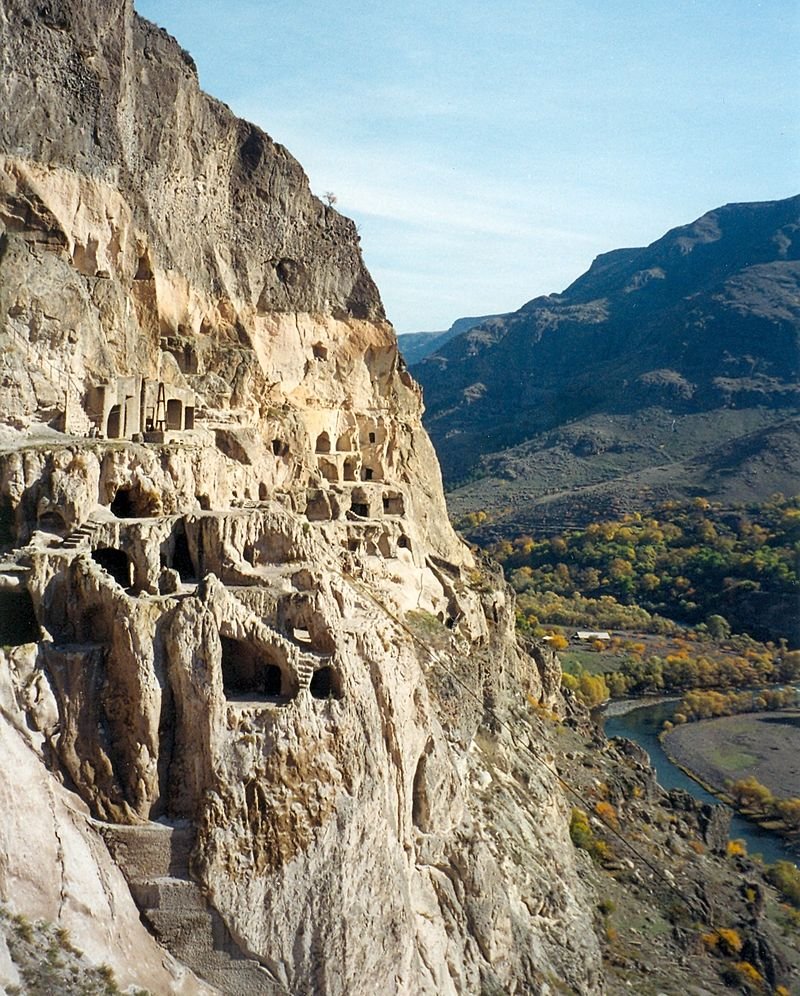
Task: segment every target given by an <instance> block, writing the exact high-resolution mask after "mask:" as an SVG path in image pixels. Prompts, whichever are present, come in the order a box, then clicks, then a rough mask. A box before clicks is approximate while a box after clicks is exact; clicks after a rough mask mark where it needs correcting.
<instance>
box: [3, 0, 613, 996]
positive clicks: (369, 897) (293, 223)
mask: <svg viewBox="0 0 800 996" xmlns="http://www.w3.org/2000/svg"><path fill="white" fill-rule="evenodd" d="M0 25H1V26H2V27H1V30H2V45H0V93H2V104H0V107H1V108H2V116H1V118H0V152H2V156H1V157H0V225H1V226H2V228H0V231H2V235H1V236H0V342H1V343H2V350H3V351H2V361H1V362H2V379H0V421H2V429H1V430H0V446H1V450H0V501H1V502H2V507H1V508H0V531H2V534H3V535H2V540H3V542H4V543H5V550H6V552H5V554H4V555H3V560H4V562H3V564H2V568H1V569H0V582H2V588H1V589H0V597H2V605H1V606H0V614H2V615H3V617H4V637H3V642H4V643H6V644H7V645H8V646H6V648H5V649H4V650H3V651H2V659H1V660H0V678H1V681H2V683H1V685H0V687H1V688H2V719H0V732H2V736H3V739H4V741H5V742H7V743H8V744H9V746H8V751H9V752H10V753H8V754H6V755H5V756H6V757H13V758H14V759H15V760H14V761H13V766H12V765H6V766H4V769H3V772H2V776H0V793H1V794H2V797H3V800H4V803H5V806H6V811H7V812H9V813H11V814H13V817H12V818H10V819H7V820H5V821H4V827H3V832H4V835H5V836H4V838H3V858H2V861H0V898H2V899H3V901H4V902H5V903H7V904H9V905H10V906H11V907H12V909H14V910H15V911H17V912H19V913H24V914H26V915H29V916H32V917H35V916H42V917H45V918H47V919H49V920H53V921H55V922H58V923H59V924H63V925H66V926H68V927H70V929H71V930H72V931H73V934H75V935H77V936H79V937H80V938H81V944H82V947H84V949H85V950H86V951H87V953H88V954H89V955H90V956H92V957H95V958H96V960H105V961H108V962H109V963H110V964H111V965H112V966H113V967H114V968H115V970H116V971H117V975H118V978H119V979H120V981H121V982H122V983H123V984H126V985H127V984H133V983H136V984H139V985H146V986H148V987H149V988H152V990H153V991H155V992H167V991H175V992H177V991H184V992H202V991H205V989H204V988H203V987H204V985H205V984H204V983H202V982H200V981H198V980H197V979H196V978H195V977H194V976H191V975H190V974H189V973H188V971H187V970H186V969H185V968H182V967H181V966H180V965H179V964H178V963H176V962H174V961H170V960H169V959H166V956H165V955H164V953H163V951H162V950H161V949H160V948H158V946H157V944H156V942H155V941H154V940H153V938H152V936H151V934H150V933H148V932H147V931H146V930H145V929H144V927H143V926H142V925H141V924H140V923H139V922H138V920H137V919H136V916H135V908H134V906H133V902H132V899H131V894H132V895H133V898H135V899H136V902H137V904H138V905H139V907H140V908H141V909H142V910H144V911H145V919H146V921H147V923H148V924H149V926H150V927H151V930H152V931H153V932H154V933H155V934H156V936H158V937H160V938H161V940H162V941H163V942H164V943H167V944H168V945H169V946H170V948H171V949H172V950H173V953H175V954H176V955H177V956H178V957H179V958H181V959H182V960H183V961H184V962H187V963H190V964H191V966H192V967H193V968H195V969H196V970H197V971H198V972H199V973H200V975H203V976H205V978H206V979H207V980H209V982H210V983H213V984H215V985H217V986H218V987H219V988H221V989H222V990H223V991H225V992H239V991H241V992H255V991H263V992H273V991H274V992H281V991H287V990H288V991H290V992H293V993H316V992H327V993H331V994H337V993H348V994H351V996H352V994H359V993H364V994H367V993H370V994H372V993H378V992H380V993H408V994H422V993H431V994H433V993H436V994H445V993H478V992H501V991H502V992H504V993H522V992H525V993H530V992H545V991H551V990H549V989H548V985H549V984H550V983H552V982H553V981H554V980H560V982H561V983H563V984H565V985H567V986H569V987H571V988H573V989H574V990H575V991H579V992H587V993H588V992H592V993H596V992H599V991H600V990H601V988H602V986H601V982H600V981H599V954H598V946H597V942H596V939H595V936H594V933H593V928H592V915H591V904H590V901H589V898H588V896H587V894H586V891H585V889H584V887H583V886H582V884H581V881H580V879H579V876H578V874H577V872H576V867H575V859H574V852H573V848H572V846H571V844H570V841H569V837H568V835H567V828H566V823H567V821H566V815H567V812H568V810H567V806H566V803H565V801H564V799H563V797H562V795H561V793H560V790H559V788H558V784H557V782H556V780H555V779H554V777H553V775H552V774H551V772H550V771H549V770H548V769H547V768H545V767H535V766H533V765H532V763H531V762H530V760H529V759H528V760H525V758H524V756H522V755H521V754H520V745H521V744H524V743H525V742H530V743H531V744H533V745H534V746H535V748H536V750H537V751H538V752H540V753H542V754H543V755H548V754H549V748H548V746H547V738H548V732H547V724H546V722H545V721H544V720H542V719H541V718H540V717H539V715H538V714H537V712H536V711H535V710H533V711H531V708H530V703H533V704H538V705H541V707H543V708H544V709H553V708H555V709H558V708H559V697H558V664H557V662H556V661H555V660H554V659H553V658H552V657H550V656H548V655H547V653H545V652H540V653H538V655H537V656H536V657H535V658H533V657H529V656H527V655H526V654H524V653H522V652H521V651H520V649H519V648H518V647H517V645H516V644H515V641H514V636H513V607H512V605H511V604H510V602H509V598H508V595H507V594H506V592H505V590H504V588H503V586H502V583H501V582H500V581H499V580H497V579H496V578H494V579H493V578H491V577H487V576H486V575H485V573H483V571H482V568H481V567H480V565H479V564H477V563H476V562H475V561H474V559H473V556H472V554H471V553H470V551H469V550H468V549H467V548H466V547H465V546H464V545H463V544H462V543H461V542H460V541H459V540H458V539H457V537H456V536H455V535H454V533H453V532H452V531H451V529H450V527H449V524H448V520H447V514H446V510H445V506H444V500H443V496H442V488H441V480H440V475H439V470H438V465H437V463H436V459H435V456H434V454H433V450H432V448H431V445H430V442H429V440H428V438H427V435H426V434H425V432H424V431H423V429H422V427H421V423H420V410H421V405H420V395H419V391H418V389H417V387H416V385H415V384H414V383H413V381H412V380H411V378H410V377H409V375H408V374H407V372H406V371H405V368H404V366H403V364H402V362H401V361H400V360H399V358H398V353H397V348H396V342H395V338H394V334H393V331H392V329H391V326H390V325H389V323H388V322H387V320H386V318H385V316H384V313H383V309H382V306H381V302H380V298H379V296H378V293H377V290H376V288H375V286H374V284H373V282H372V280H371V279H370V277H369V275H368V273H367V272H366V270H365V268H364V266H363V263H362V260H361V256H360V252H359V248H358V236H357V234H356V231H355V228H354V226H353V224H352V223H351V222H350V221H348V220H347V219H345V218H343V217H341V216H340V215H339V214H337V212H336V211H335V210H333V209H332V208H331V207H328V206H325V205H323V204H322V203H321V202H320V201H319V200H317V199H316V198H315V197H314V196H313V195H312V194H311V192H310V190H309V186H308V181H307V179H306V177H305V175H304V174H303V171H302V169H301V167H300V166H299V164H298V163H297V162H296V161H295V160H294V159H293V158H292V157H291V155H290V154H289V153H288V152H287V151H286V150H285V149H284V148H282V147H281V146H280V145H278V144H277V143H275V142H274V141H273V140H272V139H271V138H269V136H267V135H266V134H264V133H263V132H261V131H260V130H259V129H258V128H256V127H254V126H252V125H250V124H247V123H245V122H243V121H240V120H238V119H237V118H235V117H234V115H233V114H232V113H231V112H230V111H229V110H228V108H226V107H225V106H224V105H222V104H220V103H219V102H217V101H215V100H213V99H212V98H210V97H209V96H207V95H206V94H204V93H202V92H201V91H200V89H199V87H198V83H197V78H196V73H195V70H194V66H193V63H192V61H191V58H190V57H189V56H188V55H187V54H186V53H185V52H183V51H182V50H181V49H180V47H179V46H178V45H177V43H176V42H175V41H174V40H173V39H171V38H170V37H169V36H168V35H166V34H165V33H164V32H163V31H161V30H160V29H158V28H157V27H155V26H153V25H152V24H149V23H148V22H146V21H144V20H142V19H141V18H139V17H137V16H136V14H135V13H134V11H133V9H132V6H131V3H130V2H128V0H115V2H113V3H109V4H92V3H89V2H88V0H86V2H81V0H48V2H47V3H33V2H32V0H3V2H2V4H0ZM487 710H488V711H487ZM498 716H499V717H501V718H503V719H504V720H505V721H506V722H507V724H510V725H501V724H499V723H498V721H497V719H496V718H493V717H498ZM487 719H489V720H491V721H490V722H489V724H488V725H487V722H486V721H487ZM512 730H513V731H514V732H513V736H512V733H511V731H512ZM20 793H22V794H24V796H25V800H26V801H25V805H24V807H23V805H22V803H21V802H20V801H19V794H20ZM67 827H68V829H69V833H68V839H67V836H65V834H66V828H67ZM32 843H33V844H34V845H35V851H34V853H37V854H39V855H40V856H41V860H40V861H39V862H37V861H36V860H35V859H34V857H33V855H32V853H31V846H32ZM120 868H121V869H122V870H123V871H124V872H125V876H126V878H127V882H128V885H129V886H130V890H131V891H130V892H129V891H128V886H125V885H124V884H123V879H122V877H121V876H120V872H119V869H120ZM95 880H97V882H98V883H102V887H101V885H99V884H98V886H97V887H96V888H95V887H94V886H92V885H91V882H93V881H95ZM20 883H24V887H23V886H22V885H21V884H20ZM98 918H102V919H103V920H104V922H105V923H106V924H107V927H105V928H104V929H103V930H102V931H101V930H100V929H99V928H98V926H97V922H98ZM162 959H166V960H163V964H162ZM237 979H238V982H237V981H235V980H237ZM232 980H234V981H232ZM548 980H550V983H548Z"/></svg>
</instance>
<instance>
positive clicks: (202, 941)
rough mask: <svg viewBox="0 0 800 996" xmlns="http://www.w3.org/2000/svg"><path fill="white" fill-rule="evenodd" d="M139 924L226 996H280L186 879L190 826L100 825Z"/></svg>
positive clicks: (280, 989)
mask: <svg viewBox="0 0 800 996" xmlns="http://www.w3.org/2000/svg"><path fill="white" fill-rule="evenodd" d="M99 829H100V832H101V833H102V835H103V837H104V839H105V841H106V844H107V845H108V848H109V850H110V851H111V853H112V855H113V856H114V859H115V860H116V862H117V864H118V865H119V866H120V868H121V869H122V871H123V874H124V875H125V878H126V879H127V881H128V885H129V886H130V890H131V894H132V896H133V898H134V900H135V902H136V904H137V906H138V907H139V909H140V911H141V914H142V920H143V921H144V923H146V924H147V926H148V927H149V928H150V930H151V931H152V933H153V934H155V936H156V937H157V938H158V940H159V941H160V942H161V943H162V944H163V945H164V947H165V948H167V949H168V950H169V951H170V953H171V954H173V955H174V956H175V957H176V958H177V959H178V960H179V961H181V962H183V964H184V965H187V966H188V967H189V968H191V969H192V971H193V972H194V973H195V974H196V975H199V976H200V977H201V978H203V979H205V980H206V982H209V983H210V984H211V985H212V986H216V987H217V988H218V989H219V990H220V991H221V992H222V993H224V994H225V996H262V994H264V996H279V994H282V996H285V994H286V993H287V992H288V990H287V989H286V988H285V987H283V986H282V985H280V984H278V983H277V982H275V981H274V980H273V979H272V977H271V975H270V974H269V972H268V971H267V970H266V969H265V968H263V967H262V966H261V965H260V964H259V963H258V961H256V960H255V959H253V958H248V957H247V956H246V955H245V954H244V953H243V952H242V950H241V948H239V946H238V945H237V944H236V942H235V941H234V939H233V937H232V936H231V933H230V931H229V930H228V927H227V926H226V924H225V921H224V920H223V919H222V917H221V916H220V915H219V913H218V912H217V911H216V910H215V909H214V908H213V906H210V905H209V903H208V902H207V901H206V898H205V896H204V894H203V892H202V890H201V889H200V887H199V886H198V885H197V884H196V883H195V882H193V881H192V880H191V879H190V877H189V855H190V853H191V850H192V846H193V844H194V830H193V828H192V827H190V826H168V825H165V824H161V823H149V824H144V825H141V826H122V825H119V824H100V825H99Z"/></svg>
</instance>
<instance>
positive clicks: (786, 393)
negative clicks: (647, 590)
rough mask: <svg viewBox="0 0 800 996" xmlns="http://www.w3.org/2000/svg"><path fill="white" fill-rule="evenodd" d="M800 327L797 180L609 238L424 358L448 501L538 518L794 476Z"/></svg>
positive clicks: (422, 378) (729, 490)
mask: <svg viewBox="0 0 800 996" xmlns="http://www.w3.org/2000/svg"><path fill="white" fill-rule="evenodd" d="M799 335H800V197H793V198H789V199H787V200H782V201H771V202H763V203H746V204H729V205H727V206H725V207H721V208H718V209H716V210H714V211H710V212H709V213H708V214H705V215H703V217H701V218H699V219H698V220H697V221H695V222H693V223H692V224H690V225H685V226H682V227H680V228H676V229H673V230H672V231H670V232H668V233H667V234H666V235H664V236H663V237H662V238H660V239H658V240H657V241H656V242H654V243H653V244H652V245H650V246H647V247H646V248H639V249H619V250H616V251H614V252H610V253H606V254H604V255H602V256H599V257H598V258H597V259H596V260H595V262H594V263H593V264H592V266H591V268H590V269H589V270H588V271H587V272H586V273H585V274H584V275H583V276H581V277H580V278H579V279H578V280H576V281H575V282H574V283H573V284H571V285H570V286H569V287H568V288H567V289H566V290H565V291H563V293H561V294H552V295H549V296H547V297H539V298H536V299H534V300H532V301H530V302H529V303H528V304H526V305H524V306H523V307H522V308H521V309H520V310H519V311H517V312H515V313H513V314H511V315H507V316H505V317H501V318H497V319H494V320H491V321H488V322H485V323H483V324H482V325H480V326H478V327H475V328H472V329H470V330H469V331H467V332H466V333H463V334H462V335H460V336H458V337H456V338H454V339H452V340H451V341H450V342H448V343H446V344H445V345H444V346H443V347H441V348H440V349H439V350H438V351H437V352H436V353H435V354H433V355H431V356H429V357H427V358H426V359H424V360H423V361H422V362H420V363H417V364H416V365H415V366H414V368H413V373H414V375H415V377H416V378H417V379H418V380H419V382H420V383H421V384H422V386H423V389H424V398H425V405H426V410H427V415H426V425H427V428H428V430H429V432H430V433H431V437H432V439H433V441H434V444H435V445H436V447H437V452H438V454H439V457H440V461H441V464H442V469H443V473H444V476H445V483H446V485H447V486H448V489H449V491H450V497H451V499H452V507H453V509H454V510H455V511H456V512H460V511H465V510H475V509H476V508H480V507H483V508H487V509H493V510H494V511H495V513H496V517H495V528H500V529H503V528H505V524H506V523H508V524H509V527H510V524H511V523H512V522H513V521H514V520H515V519H518V520H521V521H522V520H524V521H525V522H526V525H527V526H533V527H535V526H536V524H537V522H541V521H543V519H545V518H546V517H547V516H548V515H549V516H550V517H551V518H552V517H553V516H555V517H556V518H563V516H564V515H566V514H568V513H570V511H574V510H575V508H576V507H577V508H579V511H580V514H582V515H585V514H587V513H589V514H593V515H596V514H597V513H598V511H599V510H600V509H607V510H609V511H615V512H618V511H623V510H625V506H635V505H637V504H638V505H641V504H643V503H644V504H647V503H651V502H652V501H655V500H663V499H666V498H670V497H676V496H685V495H688V494H702V495H705V496H706V497H712V498H718V499H720V500H723V501H728V500H730V501H733V500H746V499H748V500H749V499H753V500H759V499H761V498H764V497H767V496H768V495H769V494H770V493H771V492H772V491H775V490H781V491H787V492H793V491H795V490H796V489H797V473H796V466H797V464H796V463H795V457H796V456H797V452H798V423H797V416H798V412H799V411H800V388H799V386H798V366H799V365H800V347H799V345H798V337H799ZM620 506H622V507H620ZM501 510H504V511H501ZM581 510H582V511H581Z"/></svg>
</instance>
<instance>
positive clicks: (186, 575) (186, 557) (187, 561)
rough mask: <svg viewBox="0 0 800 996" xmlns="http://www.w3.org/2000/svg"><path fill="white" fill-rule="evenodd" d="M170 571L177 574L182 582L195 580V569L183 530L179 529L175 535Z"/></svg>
mask: <svg viewBox="0 0 800 996" xmlns="http://www.w3.org/2000/svg"><path fill="white" fill-rule="evenodd" d="M172 569H173V570H175V571H177V572H178V575H179V576H180V579H181V581H183V582H187V581H196V580H197V568H196V567H195V566H194V561H193V560H192V553H191V550H190V549H189V540H188V539H187V537H186V532H185V531H184V530H183V529H179V530H178V531H177V532H176V533H175V544H174V546H173V548H172Z"/></svg>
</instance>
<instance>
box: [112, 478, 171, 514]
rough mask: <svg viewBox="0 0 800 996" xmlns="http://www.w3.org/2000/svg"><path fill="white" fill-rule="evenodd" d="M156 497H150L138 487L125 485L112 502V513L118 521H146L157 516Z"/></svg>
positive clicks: (118, 489) (118, 490)
mask: <svg viewBox="0 0 800 996" xmlns="http://www.w3.org/2000/svg"><path fill="white" fill-rule="evenodd" d="M159 504H160V503H159V501H158V498H157V496H156V495H148V494H147V493H146V492H144V491H142V489H141V488H140V487H138V486H133V485H130V484H123V485H122V487H119V488H117V491H116V493H115V494H114V497H113V499H112V500H111V513H112V515H115V516H116V517H117V518H118V519H146V518H150V517H152V516H154V515H156V508H157V506H158V505H159Z"/></svg>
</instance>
